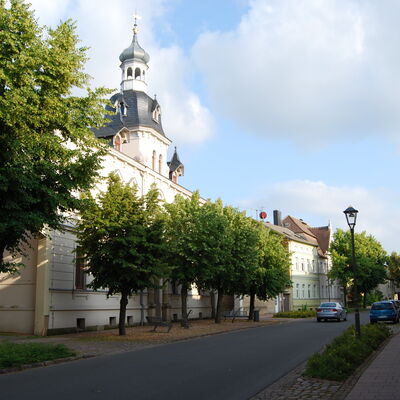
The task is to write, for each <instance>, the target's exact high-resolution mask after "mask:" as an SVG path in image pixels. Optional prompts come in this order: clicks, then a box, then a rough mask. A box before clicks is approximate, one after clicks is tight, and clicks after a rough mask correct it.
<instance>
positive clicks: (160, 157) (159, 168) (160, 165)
mask: <svg viewBox="0 0 400 400" xmlns="http://www.w3.org/2000/svg"><path fill="white" fill-rule="evenodd" d="M162 161H163V160H162V155H161V154H160V156H159V157H158V172H159V173H160V174H161V171H162Z"/></svg>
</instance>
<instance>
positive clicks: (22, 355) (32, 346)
mask: <svg viewBox="0 0 400 400" xmlns="http://www.w3.org/2000/svg"><path fill="white" fill-rule="evenodd" d="M75 355H76V353H75V352H74V351H72V350H70V349H69V348H68V347H66V346H64V345H63V344H57V345H54V344H47V343H10V342H3V343H0V368H11V367H19V366H21V365H24V364H32V363H36V362H42V361H49V360H55V359H57V358H65V357H72V356H75Z"/></svg>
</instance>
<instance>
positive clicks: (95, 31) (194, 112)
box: [32, 0, 214, 143]
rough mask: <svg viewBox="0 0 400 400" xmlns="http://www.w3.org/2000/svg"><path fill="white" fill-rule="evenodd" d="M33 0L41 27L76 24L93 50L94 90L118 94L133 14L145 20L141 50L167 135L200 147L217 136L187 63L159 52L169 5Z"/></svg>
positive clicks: (170, 51)
mask: <svg viewBox="0 0 400 400" xmlns="http://www.w3.org/2000/svg"><path fill="white" fill-rule="evenodd" d="M48 3H49V2H48V1H46V0H33V1H32V4H33V9H35V10H36V15H37V16H38V17H39V18H40V23H41V24H47V25H53V26H54V25H55V24H56V23H57V22H58V21H59V20H60V19H63V20H64V19H67V18H72V19H73V20H76V21H77V27H78V35H79V37H80V39H81V41H82V45H84V46H89V47H90V49H89V51H88V56H89V58H90V60H89V61H88V63H87V65H86V71H87V72H88V73H89V74H90V75H91V76H92V77H93V81H92V85H93V86H106V87H109V88H115V89H119V84H120V69H119V55H120V54H121V52H122V51H123V50H124V49H125V48H126V47H128V46H129V44H130V42H131V40H132V27H133V14H134V12H135V8H134V7H136V9H137V10H138V11H139V12H140V15H141V16H142V18H141V20H139V21H138V25H139V42H140V45H141V46H142V47H143V48H144V49H145V50H146V51H147V52H148V53H149V54H150V63H149V67H150V70H149V74H148V83H149V89H148V94H149V95H150V96H153V94H154V93H157V99H158V101H159V102H160V104H161V107H162V112H163V126H164V131H165V132H166V135H167V136H168V137H169V138H171V139H172V140H174V141H177V142H179V143H182V142H189V143H190V142H194V143H197V142H201V141H204V140H206V139H207V138H208V137H209V136H211V135H212V134H213V131H214V122H213V117H212V115H211V113H210V111H209V110H208V108H207V107H206V106H205V105H204V104H202V102H201V99H200V98H199V96H198V95H197V94H196V93H194V92H193V91H192V90H191V89H190V87H189V83H188V79H189V71H190V68H189V67H188V63H189V60H188V57H187V56H186V55H185V54H184V52H183V51H182V49H180V48H178V47H176V46H170V47H167V48H165V47H160V45H159V43H158V41H157V37H156V36H155V35H154V29H153V28H154V24H156V23H157V22H158V18H160V16H162V15H163V14H164V13H165V12H166V10H167V7H168V6H169V5H170V3H171V2H168V1H167V0H137V1H135V4H130V3H129V2H126V1H125V0H114V1H112V2H110V1H108V0H55V1H54V3H53V2H52V5H51V7H48Z"/></svg>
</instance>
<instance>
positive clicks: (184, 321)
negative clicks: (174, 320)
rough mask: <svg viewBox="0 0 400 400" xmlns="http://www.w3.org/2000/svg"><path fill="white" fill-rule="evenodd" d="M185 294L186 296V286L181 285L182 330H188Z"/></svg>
mask: <svg viewBox="0 0 400 400" xmlns="http://www.w3.org/2000/svg"><path fill="white" fill-rule="evenodd" d="M187 294H188V288H187V286H186V285H182V288H181V311H182V320H181V326H182V327H183V328H189V322H188V312H187Z"/></svg>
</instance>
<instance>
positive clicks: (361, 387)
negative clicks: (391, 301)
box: [346, 333, 400, 400]
mask: <svg viewBox="0 0 400 400" xmlns="http://www.w3.org/2000/svg"><path fill="white" fill-rule="evenodd" d="M399 361H400V334H399V333H397V334H395V336H394V337H392V338H391V339H390V341H389V343H388V344H387V345H386V346H385V347H384V348H383V350H382V351H381V352H380V353H379V354H378V355H377V357H376V358H375V359H374V360H373V361H372V363H371V364H370V365H369V367H368V368H367V369H366V370H365V371H364V372H363V374H362V375H361V377H360V379H359V380H358V382H357V383H356V384H355V385H354V387H353V389H352V390H351V392H350V393H349V394H348V396H347V397H346V400H360V399H362V400H378V399H379V400H389V399H390V400H393V399H398V398H400V365H399Z"/></svg>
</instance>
